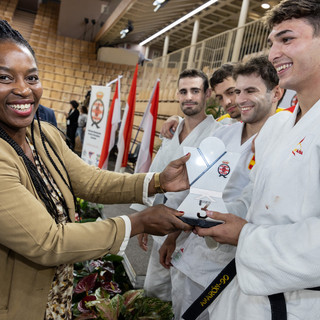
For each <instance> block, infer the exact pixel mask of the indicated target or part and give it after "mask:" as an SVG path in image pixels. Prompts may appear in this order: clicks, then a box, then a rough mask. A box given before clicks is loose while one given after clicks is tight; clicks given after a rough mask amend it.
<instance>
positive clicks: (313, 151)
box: [197, 0, 320, 320]
mask: <svg viewBox="0 0 320 320" xmlns="http://www.w3.org/2000/svg"><path fill="white" fill-rule="evenodd" d="M267 22H268V24H269V26H270V29H272V31H271V33H270V35H269V38H268V41H269V43H270V52H269V60H270V61H271V62H272V63H273V65H274V66H275V68H276V70H277V72H278V76H279V79H280V86H282V87H283V88H287V89H292V90H295V91H296V92H297V98H298V101H299V104H298V106H297V107H296V109H295V111H294V113H293V114H291V113H289V112H280V113H277V114H276V115H275V116H273V117H271V118H270V119H269V120H268V121H267V122H266V124H265V126H264V127H263V128H262V130H261V131H260V133H259V136H258V137H257V139H256V144H255V145H256V147H255V149H256V165H255V166H254V168H253V170H252V172H251V173H252V176H251V175H250V180H251V181H250V184H249V185H248V186H247V188H246V190H245V192H244V194H243V196H242V197H241V199H240V200H241V201H239V203H235V204H234V205H232V206H229V207H228V209H229V210H230V211H229V212H232V213H237V214H238V215H241V214H245V212H246V211H247V216H246V220H244V219H241V218H239V217H237V216H235V215H233V214H219V213H212V214H210V213H208V216H210V217H212V218H215V219H219V220H224V221H225V224H222V225H219V226H217V227H215V228H209V229H199V228H198V229H197V232H198V234H199V235H201V236H204V235H211V236H213V237H214V239H215V240H216V241H218V242H220V243H229V244H233V245H237V250H236V259H235V265H236V270H237V275H236V277H235V278H234V279H233V280H232V282H231V283H230V284H229V285H228V286H227V287H226V289H225V290H224V291H222V292H221V294H220V295H219V296H218V298H217V299H216V300H215V301H214V302H213V303H212V304H211V306H210V307H209V309H210V319H226V320H239V319H241V320H242V319H246V320H256V319H259V320H260V319H261V320H264V319H266V320H267V319H268V320H269V319H271V308H270V304H269V300H268V296H269V295H274V294H277V295H278V296H281V295H282V294H281V293H284V298H285V301H284V303H283V304H282V305H284V306H285V309H284V315H282V317H281V320H285V319H288V320H297V319H300V320H302V319H308V320H309V319H310V320H316V319H320V291H314V290H309V289H307V288H312V287H317V286H320V260H319V257H320V237H319V230H320V197H319V195H320V182H319V176H320V151H319V150H320V129H319V123H320V100H319V99H320V91H319V88H320V55H319V52H320V2H319V1H318V0H286V1H282V2H281V3H280V4H279V5H278V6H276V7H275V8H273V9H272V10H271V11H270V13H269V14H268V20H267ZM282 310H283V307H282ZM275 315H276V314H273V318H272V319H275Z"/></svg>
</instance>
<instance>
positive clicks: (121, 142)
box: [114, 65, 138, 172]
mask: <svg viewBox="0 0 320 320" xmlns="http://www.w3.org/2000/svg"><path fill="white" fill-rule="evenodd" d="M137 77H138V65H136V69H135V71H134V75H133V79H132V84H131V88H130V92H129V96H128V100H127V104H126V108H125V110H124V114H123V117H122V121H121V127H120V131H119V139H118V156H117V161H116V165H115V169H114V171H116V172H119V171H120V170H121V168H125V167H126V166H127V163H128V155H129V147H130V141H131V134H132V126H133V117H134V110H135V105H136V91H137ZM122 170H124V169H122Z"/></svg>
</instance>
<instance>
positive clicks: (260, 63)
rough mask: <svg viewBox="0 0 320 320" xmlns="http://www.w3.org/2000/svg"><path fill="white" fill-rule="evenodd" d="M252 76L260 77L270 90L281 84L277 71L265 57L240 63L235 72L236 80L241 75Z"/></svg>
mask: <svg viewBox="0 0 320 320" xmlns="http://www.w3.org/2000/svg"><path fill="white" fill-rule="evenodd" d="M251 74H256V75H258V76H260V77H261V78H262V79H263V81H264V83H265V85H266V87H267V89H268V90H272V89H273V88H274V87H276V86H277V85H278V83H279V78H278V75H277V71H276V69H275V68H274V66H273V65H272V63H271V62H270V61H269V60H268V57H267V56H265V55H262V56H258V57H254V58H251V59H250V60H248V61H247V62H245V63H240V64H238V65H237V66H235V67H234V70H233V77H234V79H235V80H237V78H238V76H239V75H245V76H248V75H251Z"/></svg>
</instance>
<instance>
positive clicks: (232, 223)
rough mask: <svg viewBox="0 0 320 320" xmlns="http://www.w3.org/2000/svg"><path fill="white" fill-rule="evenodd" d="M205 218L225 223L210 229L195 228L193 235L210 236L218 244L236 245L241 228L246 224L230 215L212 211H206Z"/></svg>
mask: <svg viewBox="0 0 320 320" xmlns="http://www.w3.org/2000/svg"><path fill="white" fill-rule="evenodd" d="M207 216H208V217H210V218H212V219H216V220H222V221H224V222H225V223H223V224H219V225H217V226H215V227H211V228H200V227H195V231H194V232H195V233H196V234H198V235H199V236H202V237H203V236H211V237H213V238H214V240H216V241H217V242H219V243H222V244H231V245H234V246H236V245H238V239H239V235H240V232H241V230H242V228H243V226H244V225H245V224H246V223H248V221H247V220H245V219H242V218H240V217H238V216H236V215H234V214H232V213H220V212H214V211H207Z"/></svg>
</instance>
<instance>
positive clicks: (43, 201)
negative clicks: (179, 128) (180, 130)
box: [0, 20, 190, 320]
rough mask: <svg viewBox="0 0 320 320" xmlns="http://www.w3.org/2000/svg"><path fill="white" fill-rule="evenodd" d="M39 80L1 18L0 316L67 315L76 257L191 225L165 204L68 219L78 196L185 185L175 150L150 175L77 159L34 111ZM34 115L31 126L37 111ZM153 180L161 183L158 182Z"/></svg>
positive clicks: (111, 197)
mask: <svg viewBox="0 0 320 320" xmlns="http://www.w3.org/2000/svg"><path fill="white" fill-rule="evenodd" d="M41 95H42V86H41V82H40V79H39V75H38V68H37V62H36V59H35V55H34V52H33V50H32V48H31V47H30V45H29V44H28V43H27V42H26V41H25V40H24V39H23V38H22V36H21V35H20V33H19V32H17V31H16V30H13V29H12V28H11V27H10V25H9V24H8V23H7V22H6V21H3V20H0V150H1V152H0V181H1V184H0V319H1V320H4V319H5V320H9V319H10V320H11V319H24V320H43V319H44V318H45V319H71V318H72V315H71V296H72V284H73V263H75V262H79V261H84V260H88V259H95V258H98V257H101V256H103V255H105V254H106V253H108V252H110V253H118V252H119V251H120V253H121V252H123V250H124V249H125V248H126V245H127V242H128V240H129V237H131V236H134V235H136V234H138V233H141V232H147V233H150V234H157V235H163V234H167V233H169V232H172V231H175V230H188V229H190V227H189V226H188V225H186V224H185V223H183V222H182V221H181V220H179V219H178V218H177V217H176V215H181V214H178V213H177V212H176V211H175V210H173V209H169V208H167V207H165V206H163V205H161V206H155V207H152V208H148V209H146V210H144V211H141V212H139V213H135V214H133V215H130V217H126V216H121V217H116V218H113V219H108V220H104V221H99V222H92V223H86V224H74V223H71V222H74V217H75V196H77V197H80V198H82V199H85V200H88V201H90V202H96V203H130V202H140V203H141V202H144V203H146V204H148V203H150V199H148V198H147V196H148V195H153V194H154V193H155V192H156V190H157V189H156V187H158V189H159V187H160V188H162V189H165V190H167V191H179V190H182V189H186V188H187V187H188V180H187V173H186V168H185V162H186V161H187V160H188V156H185V157H182V158H180V159H178V160H176V161H174V162H172V163H171V164H169V165H168V166H167V168H166V169H165V170H164V171H163V172H161V173H160V174H157V181H159V183H158V182H157V185H156V184H155V178H154V174H153V173H151V174H148V175H146V174H136V175H129V174H118V173H114V172H108V171H105V170H99V169H97V168H95V167H92V166H89V165H87V164H86V163H84V162H83V161H82V160H81V159H80V158H79V157H78V156H77V155H76V154H74V153H73V152H72V151H71V150H70V149H69V148H68V146H67V145H66V143H65V141H64V140H63V139H62V137H61V136H60V133H59V131H58V130H57V129H56V128H55V127H54V126H51V125H50V124H48V123H42V122H41V121H40V120H39V117H38V111H37V109H38V106H39V100H40V98H41ZM35 115H36V118H37V121H36V123H35V120H34V116H35ZM158 184H160V186H159V185H158Z"/></svg>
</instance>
